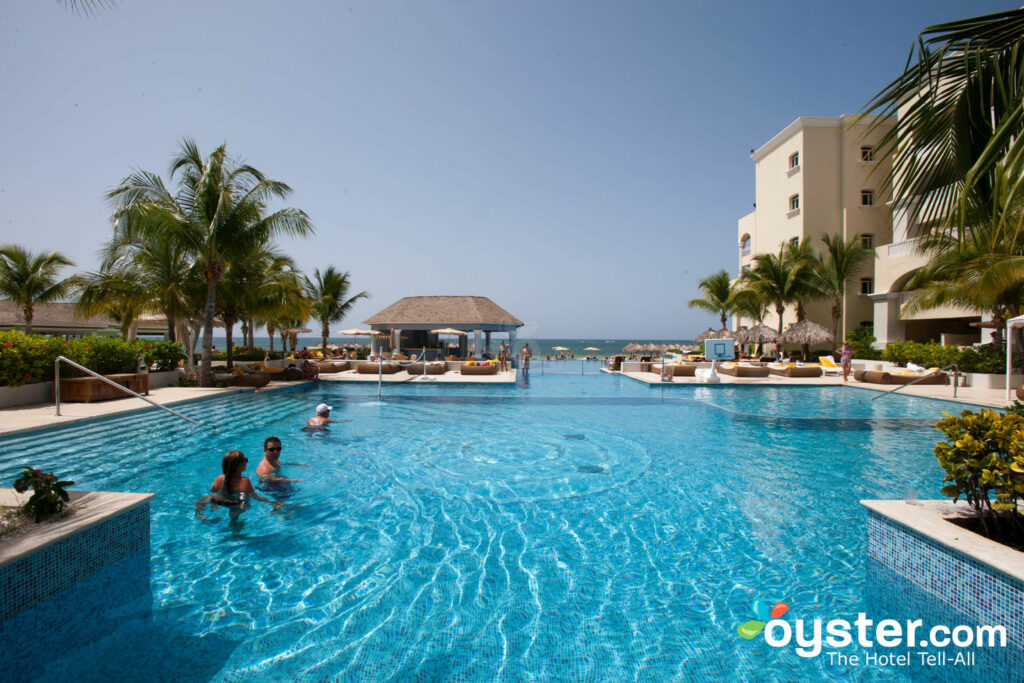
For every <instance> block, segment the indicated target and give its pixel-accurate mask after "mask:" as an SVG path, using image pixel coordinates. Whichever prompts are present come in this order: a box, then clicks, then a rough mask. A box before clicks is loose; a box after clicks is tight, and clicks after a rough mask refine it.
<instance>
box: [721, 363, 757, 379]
mask: <svg viewBox="0 0 1024 683" xmlns="http://www.w3.org/2000/svg"><path fill="white" fill-rule="evenodd" d="M718 372H720V373H722V374H723V375H731V376H733V377H767V376H768V368H767V367H765V366H764V365H736V364H735V363H722V364H720V365H719V366H718Z"/></svg>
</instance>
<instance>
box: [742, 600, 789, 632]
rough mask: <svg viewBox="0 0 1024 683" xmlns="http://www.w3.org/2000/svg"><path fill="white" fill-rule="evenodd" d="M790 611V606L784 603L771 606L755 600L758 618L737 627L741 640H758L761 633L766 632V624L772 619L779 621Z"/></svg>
mask: <svg viewBox="0 0 1024 683" xmlns="http://www.w3.org/2000/svg"><path fill="white" fill-rule="evenodd" d="M788 610H789V605H787V604H786V603H784V602H777V603H775V604H774V605H771V604H769V603H767V602H765V601H764V600H761V599H760V598H758V599H757V600H754V616H755V617H757V618H756V619H751V620H750V621H748V622H745V623H742V624H740V625H739V626H737V627H736V632H737V633H739V634H740V637H741V638H746V639H747V640H751V639H753V638H757V637H758V636H759V635H761V631H763V630H764V626H765V624H767V623H768V622H769V621H771V620H772V619H778V618H779V617H781V616H782V615H783V614H785V613H786V612H787V611H788Z"/></svg>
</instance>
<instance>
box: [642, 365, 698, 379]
mask: <svg viewBox="0 0 1024 683" xmlns="http://www.w3.org/2000/svg"><path fill="white" fill-rule="evenodd" d="M665 371H666V372H671V373H672V376H673V377H693V376H694V374H695V373H696V372H697V366H696V365H686V364H675V363H665ZM651 372H653V373H655V374H658V375H660V374H661V363H651Z"/></svg>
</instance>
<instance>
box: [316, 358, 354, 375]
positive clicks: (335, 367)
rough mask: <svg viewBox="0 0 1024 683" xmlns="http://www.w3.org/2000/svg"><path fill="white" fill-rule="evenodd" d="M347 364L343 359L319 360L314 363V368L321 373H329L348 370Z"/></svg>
mask: <svg viewBox="0 0 1024 683" xmlns="http://www.w3.org/2000/svg"><path fill="white" fill-rule="evenodd" d="M348 368H349V364H348V361H347V360H343V361H335V362H333V363H332V362H330V361H320V362H319V363H317V364H316V369H317V371H318V372H319V373H320V374H321V375H330V374H332V373H335V372H342V371H344V370H348Z"/></svg>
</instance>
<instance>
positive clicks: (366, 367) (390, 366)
mask: <svg viewBox="0 0 1024 683" xmlns="http://www.w3.org/2000/svg"><path fill="white" fill-rule="evenodd" d="M401 369H402V366H401V365H399V364H398V363H391V362H388V361H385V362H384V363H383V364H381V366H380V368H379V369H378V365H377V361H373V360H368V361H363V362H362V363H360V364H359V365H357V366H356V372H357V373H359V374H360V375H376V374H377V373H378V372H380V373H381V374H385V375H393V374H395V373H396V372H398V371H399V370H401Z"/></svg>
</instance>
